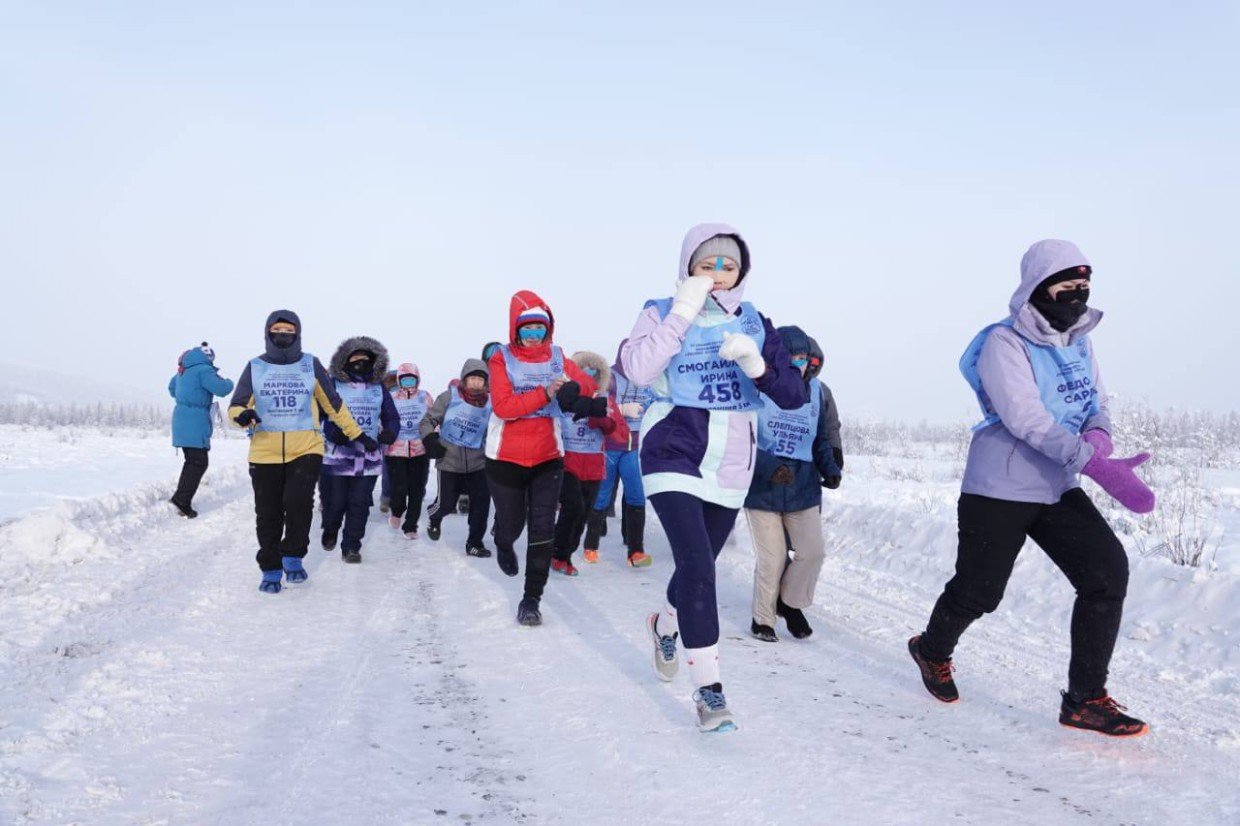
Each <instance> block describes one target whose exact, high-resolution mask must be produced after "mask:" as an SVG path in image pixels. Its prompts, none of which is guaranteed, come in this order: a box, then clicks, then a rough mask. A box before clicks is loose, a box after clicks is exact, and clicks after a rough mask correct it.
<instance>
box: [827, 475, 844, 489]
mask: <svg viewBox="0 0 1240 826" xmlns="http://www.w3.org/2000/svg"><path fill="white" fill-rule="evenodd" d="M843 481H844V477H843V476H828V477H826V478H825V479H823V480H822V486H823V487H824V488H826V489H827V490H835V489H836V488H838V487H839V486H840V482H843Z"/></svg>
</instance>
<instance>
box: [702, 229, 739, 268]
mask: <svg viewBox="0 0 1240 826" xmlns="http://www.w3.org/2000/svg"><path fill="white" fill-rule="evenodd" d="M720 256H722V257H724V258H731V259H732V260H733V261H735V262H736V265H737V266H740V265H741V264H743V263H744V262H743V261H741V245H740V244H738V243H736V238H735V237H733V236H731V235H716V236H713V237H711V238H707V239H706V240H705V241H703V242H702V243H701V245H700V246H698V248H697V249H695V250H694V251H693V256H692V257H691V258H690V259H689V272H693V268H694V267H696V266H697V265H698V264H699V263H700V262H702V261H705V260H706V259H707V258H718V257H720Z"/></svg>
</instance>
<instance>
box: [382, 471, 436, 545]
mask: <svg viewBox="0 0 1240 826" xmlns="http://www.w3.org/2000/svg"><path fill="white" fill-rule="evenodd" d="M385 462H386V465H387V472H388V484H389V485H390V486H391V490H390V491H389V493H390V494H391V495H390V496H389V497H388V502H389V504H390V506H391V510H392V516H395V517H401V516H403V517H404V518H405V519H404V522H403V523H402V524H401V530H405V531H411V530H413V529H415V528H417V527H418V520H419V519H420V518H421V517H422V500H423V499H424V498H425V497H426V477H427V476H429V475H430V470H431V457H429V456H426V455H422V456H388V457H387V459H386V460H385Z"/></svg>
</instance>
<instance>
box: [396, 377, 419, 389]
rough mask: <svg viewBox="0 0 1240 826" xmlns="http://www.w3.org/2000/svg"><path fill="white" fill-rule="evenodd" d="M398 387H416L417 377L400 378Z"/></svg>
mask: <svg viewBox="0 0 1240 826" xmlns="http://www.w3.org/2000/svg"><path fill="white" fill-rule="evenodd" d="M400 386H401V387H417V386H418V377H417V376H401V377H400Z"/></svg>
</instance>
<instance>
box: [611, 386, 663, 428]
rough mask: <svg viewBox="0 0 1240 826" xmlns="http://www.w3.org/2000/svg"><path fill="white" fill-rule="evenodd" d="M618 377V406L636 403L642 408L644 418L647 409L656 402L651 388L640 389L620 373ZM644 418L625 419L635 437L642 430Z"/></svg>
mask: <svg viewBox="0 0 1240 826" xmlns="http://www.w3.org/2000/svg"><path fill="white" fill-rule="evenodd" d="M615 376H616V404H630V403H633V402H636V403H637V404H640V405H641V406H642V416H644V415H645V414H646V408H648V407H650V403H651V402H653V401H654V391H652V390H651V389H650V388H649V387H639V386H637V385H636V384H633V382H631V381H629V380H628V379H626V378H625V377H624V376H622V375H620V374H619V373H616V374H615ZM642 416H638V417H637V418H636V419H630V418H628V417H627V416H626V417H625V418H624V420H625V421H626V422H628V424H629V431H630V432H631V433H632V434H633V435H637V434H638V433H640V432H641V429H642Z"/></svg>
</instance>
